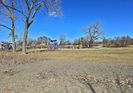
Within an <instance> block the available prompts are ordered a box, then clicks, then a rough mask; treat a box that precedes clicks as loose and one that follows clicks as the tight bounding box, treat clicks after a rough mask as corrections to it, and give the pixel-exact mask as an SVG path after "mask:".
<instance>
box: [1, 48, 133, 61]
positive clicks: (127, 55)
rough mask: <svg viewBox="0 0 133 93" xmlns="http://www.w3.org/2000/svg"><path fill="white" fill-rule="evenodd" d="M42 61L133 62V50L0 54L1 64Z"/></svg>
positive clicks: (113, 49)
mask: <svg viewBox="0 0 133 93" xmlns="http://www.w3.org/2000/svg"><path fill="white" fill-rule="evenodd" d="M42 60H84V61H100V62H101V61H109V62H133V48H110V49H88V50H57V51H44V52H33V51H32V52H31V51H30V52H29V53H28V54H27V55H23V54H21V53H20V52H17V53H12V52H0V62H1V63H8V62H13V63H29V62H37V61H42Z"/></svg>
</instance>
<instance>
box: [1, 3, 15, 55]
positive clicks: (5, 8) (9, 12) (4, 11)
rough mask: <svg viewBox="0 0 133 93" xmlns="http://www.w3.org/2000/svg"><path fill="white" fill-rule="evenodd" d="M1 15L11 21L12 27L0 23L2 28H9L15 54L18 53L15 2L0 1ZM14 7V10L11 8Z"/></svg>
mask: <svg viewBox="0 0 133 93" xmlns="http://www.w3.org/2000/svg"><path fill="white" fill-rule="evenodd" d="M0 6H1V7H0V8H1V9H0V14H1V15H3V16H6V17H7V18H9V19H10V21H11V27H10V26H7V25H4V24H2V23H0V26H2V27H4V28H7V29H8V30H10V31H11V33H10V35H11V37H12V46H13V52H15V51H16V43H15V13H14V7H15V5H14V0H10V1H9V0H0ZM10 7H12V8H10Z"/></svg>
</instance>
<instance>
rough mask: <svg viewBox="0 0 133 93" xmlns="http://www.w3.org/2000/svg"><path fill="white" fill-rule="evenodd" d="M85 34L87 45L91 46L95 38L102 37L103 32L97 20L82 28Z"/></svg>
mask: <svg viewBox="0 0 133 93" xmlns="http://www.w3.org/2000/svg"><path fill="white" fill-rule="evenodd" d="M83 31H84V32H85V33H86V35H87V40H88V44H89V47H90V48H91V47H93V44H94V42H95V41H96V40H98V39H99V38H102V37H103V32H102V30H101V27H100V24H99V22H96V23H94V24H92V25H91V26H90V27H88V28H85V29H84V30H83Z"/></svg>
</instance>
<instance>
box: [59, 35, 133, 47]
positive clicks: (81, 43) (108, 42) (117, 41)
mask: <svg viewBox="0 0 133 93" xmlns="http://www.w3.org/2000/svg"><path fill="white" fill-rule="evenodd" d="M64 37H65V36H64ZM90 43H91V44H90ZM59 44H60V45H61V46H62V47H63V46H65V47H67V46H68V47H67V48H71V46H70V45H78V48H92V47H96V46H101V47H129V46H130V45H133V37H130V36H119V37H114V38H112V39H106V38H103V39H101V40H96V41H93V43H92V42H90V40H88V38H87V37H81V38H79V39H75V40H74V41H73V42H72V41H70V40H66V39H65V38H62V39H60V43H59ZM89 45H91V46H89Z"/></svg>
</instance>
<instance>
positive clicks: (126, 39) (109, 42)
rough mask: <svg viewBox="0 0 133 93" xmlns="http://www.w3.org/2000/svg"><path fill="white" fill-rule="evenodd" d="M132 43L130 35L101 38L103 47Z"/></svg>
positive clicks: (132, 39)
mask: <svg viewBox="0 0 133 93" xmlns="http://www.w3.org/2000/svg"><path fill="white" fill-rule="evenodd" d="M129 45H133V38H132V37H130V36H121V37H115V38H113V39H106V38H104V39H103V46H104V47H128V46H129Z"/></svg>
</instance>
